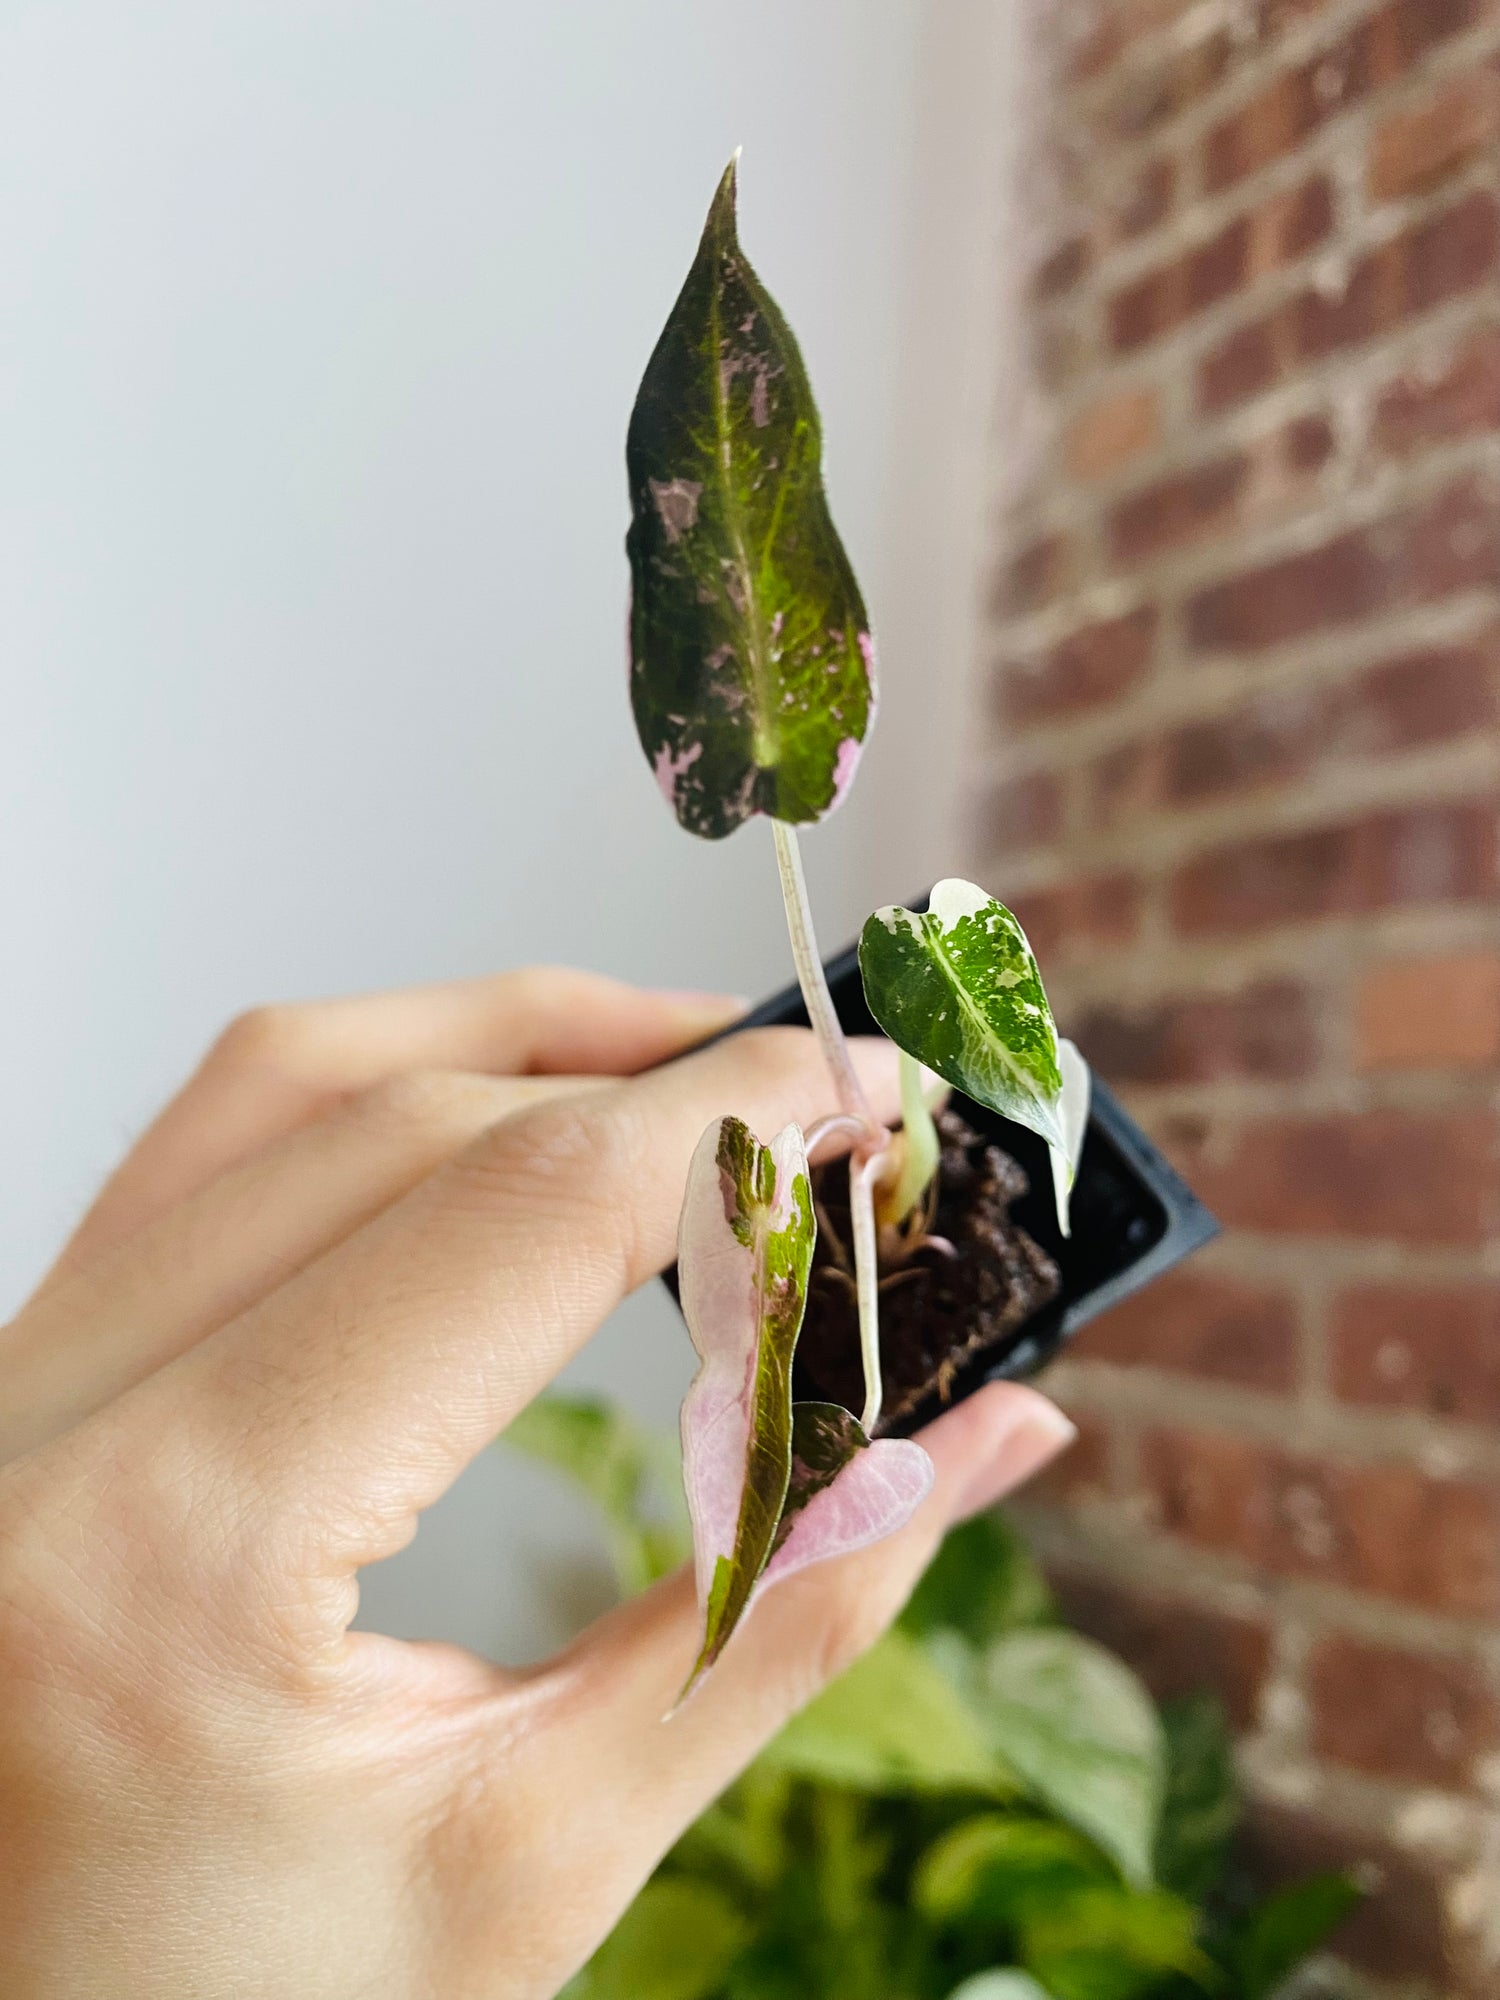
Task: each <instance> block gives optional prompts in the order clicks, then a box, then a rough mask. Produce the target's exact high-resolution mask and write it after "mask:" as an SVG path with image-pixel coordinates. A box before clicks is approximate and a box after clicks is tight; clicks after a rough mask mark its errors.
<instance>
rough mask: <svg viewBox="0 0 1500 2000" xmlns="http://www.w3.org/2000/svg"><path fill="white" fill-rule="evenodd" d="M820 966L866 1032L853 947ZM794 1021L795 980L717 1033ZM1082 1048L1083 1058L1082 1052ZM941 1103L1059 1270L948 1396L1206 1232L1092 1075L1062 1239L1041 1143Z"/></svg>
mask: <svg viewBox="0 0 1500 2000" xmlns="http://www.w3.org/2000/svg"><path fill="white" fill-rule="evenodd" d="M912 907H913V908H920V907H923V905H921V904H913V905H912ZM826 970H827V974H828V985H829V990H830V991H831V993H832V995H833V1002H834V1006H835V1007H836V1008H837V1010H838V1016H839V1020H840V1021H841V1022H842V1024H843V1027H844V1030H845V1032H846V1033H848V1034H851V1035H868V1034H876V1033H878V1032H879V1030H878V1028H877V1027H876V1024H875V1021H874V1019H873V1017H872V1016H871V1014H870V1010H869V1008H868V1007H867V1006H866V1005H865V994H864V986H863V983H862V981H861V979H860V976H859V959H858V954H857V948H856V947H855V946H852V945H851V946H850V947H849V949H848V950H847V951H844V952H841V953H840V954H839V956H838V957H837V958H833V959H830V960H829V961H828V962H827V967H826ZM806 1026H807V1010H806V1008H805V1007H804V1005H803V1003H802V994H801V992H800V990H799V989H798V988H797V987H796V986H789V987H788V988H787V989H786V990H785V992H782V993H778V994H776V995H775V996H774V998H772V999H770V1000H766V1001H763V1002H762V1003H761V1005H760V1006H759V1007H757V1008H755V1009H754V1011H753V1012H751V1013H749V1014H747V1015H746V1016H745V1017H744V1019H743V1020H741V1021H738V1022H736V1023H735V1025H734V1027H733V1028H731V1029H729V1030H728V1033H729V1034H739V1033H742V1032H743V1031H744V1030H745V1029H746V1028H767V1027H803V1028H805V1027H806ZM716 1039H722V1037H718V1038H716ZM1083 1054H1084V1055H1085V1057H1086V1056H1087V1055H1088V1050H1087V1049H1085V1050H1084V1051H1083ZM952 1103H953V1108H954V1110H955V1111H957V1112H958V1113H959V1114H960V1116H961V1117H963V1118H965V1119H967V1121H968V1122H969V1123H970V1124H971V1125H972V1126H973V1127H974V1128H975V1130H976V1131H979V1132H982V1133H984V1134H985V1135H986V1136H989V1137H993V1138H994V1140H995V1142H996V1144H997V1145H1000V1146H1002V1147H1004V1149H1005V1151H1006V1152H1007V1153H1009V1154H1010V1155H1011V1157H1012V1158H1013V1159H1014V1160H1016V1161H1018V1162H1019V1164H1020V1165H1021V1166H1022V1167H1023V1168H1024V1169H1025V1171H1026V1176H1027V1179H1028V1180H1029V1181H1030V1183H1031V1189H1030V1192H1029V1193H1028V1194H1027V1195H1025V1196H1024V1197H1023V1199H1022V1200H1020V1201H1018V1202H1017V1203H1016V1204H1015V1206H1014V1207H1013V1209H1012V1210H1011V1214H1012V1216H1013V1217H1014V1219H1015V1220H1016V1221H1017V1222H1018V1223H1019V1224H1020V1226H1021V1227H1022V1228H1023V1229H1024V1230H1025V1231H1026V1232H1027V1234H1028V1235H1030V1236H1031V1237H1033V1238H1034V1239H1035V1241H1036V1242H1038V1243H1040V1244H1041V1245H1042V1247H1043V1248H1044V1249H1045V1250H1046V1251H1047V1252H1048V1254H1049V1255H1050V1256H1052V1257H1053V1258H1055V1259H1056V1261H1057V1266H1058V1269H1059V1270H1060V1271H1061V1273H1062V1289H1061V1291H1060V1292H1059V1294H1058V1296H1057V1297H1056V1298H1055V1299H1053V1300H1052V1301H1051V1302H1050V1303H1049V1304H1048V1305H1046V1306H1044V1307H1043V1308H1042V1310H1041V1311H1040V1312H1038V1313H1036V1314H1034V1315H1033V1316H1032V1318H1031V1319H1029V1320H1027V1321H1026V1322H1025V1324H1024V1325H1023V1326H1021V1327H1020V1328H1018V1329H1017V1331H1016V1333H1015V1335H1014V1337H1013V1338H1012V1339H1011V1340H1010V1342H1009V1343H1008V1344H1007V1345H1005V1346H1003V1347H1000V1348H992V1349H991V1350H990V1351H989V1352H987V1353H985V1354H983V1355H980V1356H978V1357H977V1358H976V1360H975V1361H974V1363H973V1365H972V1366H971V1367H970V1368H969V1369H968V1370H966V1371H965V1373H964V1374H963V1375H962V1376H960V1378H959V1380H958V1382H957V1383H956V1384H955V1387H954V1399H958V1398H961V1397H963V1396H966V1395H970V1394H972V1392H973V1391H974V1390H975V1389H977V1388H978V1387H979V1386H980V1385H981V1384H982V1383H984V1382H995V1381H1026V1380H1028V1379H1029V1378H1030V1377H1032V1376H1034V1375H1036V1374H1038V1373H1040V1371H1041V1370H1042V1369H1043V1368H1045V1367H1046V1365H1047V1363H1048V1362H1049V1361H1051V1360H1052V1359H1053V1357H1054V1356H1055V1355H1056V1354H1057V1352H1058V1350H1059V1348H1061V1347H1062V1346H1063V1345H1064V1343H1065V1342H1067V1341H1069V1340H1071V1339H1072V1337H1073V1335H1074V1334H1075V1333H1077V1331H1078V1329H1079V1328H1080V1327H1082V1326H1087V1325H1088V1323H1089V1321H1090V1320H1091V1319H1094V1318H1096V1317H1097V1315H1098V1314H1100V1313H1102V1312H1104V1311H1106V1310H1107V1309H1108V1308H1109V1307H1110V1306H1112V1305H1117V1304H1118V1303H1119V1301H1120V1300H1121V1299H1124V1298H1128V1297H1129V1296H1130V1294H1131V1293H1132V1292H1138V1291H1140V1289H1141V1288H1142V1286H1144V1285H1149V1284H1150V1283H1151V1282H1152V1280H1153V1279H1154V1278H1159V1277H1160V1276H1161V1275H1162V1273H1163V1272H1164V1271H1169V1270H1171V1268H1172V1266H1173V1265H1174V1264H1179V1263H1181V1261H1182V1259H1183V1258H1184V1257H1186V1256H1187V1255H1188V1254H1189V1253H1190V1252H1191V1251H1194V1250H1196V1249H1198V1247H1199V1246H1200V1245H1201V1244H1204V1243H1207V1242H1208V1241H1209V1239H1210V1238H1211V1237H1213V1236H1216V1235H1217V1234H1218V1231H1219V1225H1218V1223H1217V1222H1216V1221H1215V1220H1214V1218H1213V1216H1212V1215H1210V1214H1209V1212H1208V1210H1207V1209H1206V1208H1205V1207H1204V1206H1203V1204H1202V1202H1201V1201H1199V1200H1198V1198H1197V1196H1196V1195H1195V1194H1194V1193H1193V1192H1192V1190H1191V1188H1189V1187H1188V1186H1187V1185H1186V1184H1185V1183H1184V1182H1183V1181H1182V1180H1181V1179H1180V1178H1179V1176H1178V1175H1177V1174H1176V1173H1175V1172H1174V1171H1173V1169H1172V1168H1171V1167H1170V1166H1169V1165H1168V1164H1167V1162H1166V1161H1165V1160H1164V1159H1163V1158H1162V1156H1161V1154H1160V1153H1159V1152H1158V1151H1157V1150H1156V1148H1155V1147H1154V1146H1153V1145H1152V1143H1151V1141H1150V1140H1149V1139H1148V1138H1147V1137H1146V1135H1145V1133H1144V1132H1142V1131H1141V1129H1140V1127H1139V1126H1138V1125H1137V1124H1136V1122H1135V1120H1134V1119H1133V1118H1132V1117H1131V1116H1130V1115H1129V1113H1128V1112H1127V1111H1126V1110H1125V1109H1124V1108H1123V1106H1121V1105H1120V1104H1119V1103H1118V1102H1117V1100H1116V1099H1115V1098H1114V1097H1113V1096H1112V1095H1111V1094H1110V1092H1109V1090H1108V1089H1107V1088H1106V1087H1105V1085H1104V1084H1103V1083H1101V1082H1100V1080H1099V1078H1098V1077H1097V1076H1095V1078H1094V1080H1093V1095H1092V1101H1091V1105H1090V1111H1089V1126H1088V1133H1087V1135H1086V1137H1085V1139H1084V1142H1083V1154H1082V1157H1081V1158H1080V1160H1079V1163H1078V1177H1077V1179H1076V1181H1075V1182H1074V1185H1073V1199H1072V1209H1071V1218H1072V1225H1073V1233H1072V1235H1071V1236H1069V1237H1064V1236H1063V1234H1062V1232H1061V1231H1060V1230H1059V1229H1058V1226H1057V1208H1056V1202H1055V1200H1054V1197H1053V1193H1052V1173H1051V1166H1050V1163H1049V1161H1048V1158H1047V1148H1046V1146H1045V1145H1044V1144H1043V1142H1042V1141H1041V1140H1040V1139H1039V1138H1037V1136H1036V1134H1035V1133H1033V1132H1028V1131H1027V1130H1026V1128H1025V1127H1024V1126H1022V1125H1016V1124H1014V1123H1013V1122H1012V1121H1011V1120H1010V1119H1008V1118H1001V1117H998V1116H997V1115H996V1113H994V1112H993V1111H990V1110H988V1109H986V1107H985V1106H984V1105H981V1104H975V1103H974V1102H973V1100H972V1099H970V1098H967V1097H964V1096H963V1095H962V1094H961V1093H960V1092H958V1091H955V1092H954V1093H953V1098H952ZM676 1275H677V1274H676V1271H675V1270H672V1271H669V1272H668V1273H667V1274H666V1280H667V1284H668V1287H669V1288H670V1290H671V1291H672V1293H673V1296H674V1297H675V1296H676V1290H677V1287H676ZM934 1413H935V1412H934V1409H932V1408H923V1409H919V1410H917V1411H915V1412H914V1413H913V1414H912V1415H911V1416H910V1417H909V1418H908V1419H907V1420H906V1421H905V1422H903V1423H902V1424H901V1425H900V1426H899V1428H900V1429H901V1430H903V1431H911V1430H915V1429H917V1428H919V1427H920V1425H921V1424H923V1423H925V1422H927V1421H928V1420H929V1418H930V1417H931V1416H932V1415H933V1414H934Z"/></svg>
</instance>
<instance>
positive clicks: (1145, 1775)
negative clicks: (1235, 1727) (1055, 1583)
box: [977, 1629, 1166, 1887]
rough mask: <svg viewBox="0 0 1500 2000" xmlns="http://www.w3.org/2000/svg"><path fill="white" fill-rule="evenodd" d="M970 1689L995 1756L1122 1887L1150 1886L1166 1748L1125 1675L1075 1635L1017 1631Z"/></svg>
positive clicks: (1144, 1697)
mask: <svg viewBox="0 0 1500 2000" xmlns="http://www.w3.org/2000/svg"><path fill="white" fill-rule="evenodd" d="M977 1690H978V1696H979V1702H980V1705H981V1711H982V1714H983V1716H984V1724H985V1731H986V1735H987V1737H988V1741H989V1745H990V1748H991V1750H992V1751H993V1752H994V1754H995V1755H996V1756H997V1757H998V1758H1000V1759H1001V1760H1002V1762H1004V1763H1005V1764H1006V1765H1008V1766H1009V1767H1010V1768H1011V1769H1012V1770H1013V1771H1015V1773H1016V1774H1017V1776H1018V1777H1020V1778H1021V1780H1022V1781H1023V1783H1024V1784H1025V1785H1026V1787H1027V1789H1028V1790H1029V1791H1031V1792H1032V1793H1033V1794H1034V1795H1035V1796H1036V1797H1037V1798H1038V1799H1040V1800H1042V1801H1043V1803H1044V1804H1046V1805H1048V1806H1050V1807H1051V1809H1052V1811H1053V1812H1055V1813H1056V1814H1057V1815H1058V1817H1059V1818H1060V1819H1064V1820H1066V1821H1067V1822H1068V1824H1069V1825H1070V1826H1075V1827H1077V1828H1078V1830H1079V1832H1081V1833H1085V1834H1087V1835H1088V1837H1089V1838H1090V1840H1093V1841H1095V1842H1096V1843H1097V1844H1098V1845H1099V1846H1100V1847H1101V1848H1103V1850H1104V1852H1105V1853H1106V1854H1108V1855H1109V1856H1110V1857H1111V1858H1112V1859H1113V1860H1114V1861H1115V1862H1117V1863H1118V1865H1119V1868H1120V1871H1121V1873H1122V1874H1123V1875H1124V1877H1125V1879H1126V1880H1127V1881H1128V1882H1132V1883H1135V1884H1137V1885H1138V1886H1141V1887H1145V1886H1148V1885H1149V1884H1150V1883H1151V1881H1152V1880H1153V1875H1152V1858H1153V1853H1154V1849H1155V1844H1156V1829H1157V1823H1158V1820H1159V1817H1160V1813H1161V1801H1162V1790H1163V1784H1164V1780H1165V1770H1166V1745H1165V1741H1164V1738H1163V1733H1162V1726H1161V1721H1160V1719H1159V1717H1158V1715H1157V1713H1156V1709H1155V1707H1154V1705H1153V1704H1152V1701H1151V1697H1150V1696H1149V1695H1148V1694H1147V1692H1146V1690H1145V1689H1144V1688H1143V1687H1142V1685H1141V1683H1140V1682H1139V1680H1137V1678H1136V1677H1135V1675H1134V1674H1133V1673H1132V1672H1131V1671H1130V1669H1129V1668H1128V1667H1127V1666H1125V1665H1124V1664H1123V1663H1122V1662H1121V1661H1119V1660H1117V1659H1116V1658H1115V1656H1114V1655H1113V1654H1112V1653H1107V1652H1106V1651H1105V1650H1104V1648H1103V1647H1102V1646H1096V1645H1095V1644H1094V1642H1093V1641H1092V1640H1091V1639H1084V1638H1080V1637H1079V1635H1078V1634H1077V1633H1076V1632H1068V1631H1064V1630H1062V1629H1058V1630H1055V1631H1035V1632H1016V1633H1013V1634H1012V1635H1011V1636H1010V1637H1009V1638H1006V1639H1001V1640H999V1641H998V1642H997V1643H996V1644H995V1645H993V1646H991V1647H990V1649H989V1651H988V1653H987V1654H986V1655H985V1658H984V1661H983V1664H982V1666H981V1668H980V1669H979V1675H978V1681H977Z"/></svg>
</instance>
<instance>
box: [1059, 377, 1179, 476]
mask: <svg viewBox="0 0 1500 2000" xmlns="http://www.w3.org/2000/svg"><path fill="white" fill-rule="evenodd" d="M1160 434H1161V405H1160V402H1159V400H1158V397H1157V394H1156V391H1155V390H1154V389H1125V390H1121V391H1119V392H1118V393H1116V394H1114V395H1110V396H1103V397H1101V398H1100V399H1099V401H1098V402H1095V403H1091V404H1090V405H1089V406H1088V408H1087V409H1086V410H1082V411H1080V413H1079V414H1078V416H1077V417H1075V418H1074V420H1073V422H1072V423H1071V424H1070V425H1069V427H1068V435H1067V442H1066V445H1065V448H1064V449H1065V455H1066V458H1067V462H1068V470H1069V471H1070V472H1071V473H1072V474H1073V477H1074V478H1075V479H1082V480H1095V479H1102V478H1104V477H1106V476H1107V475H1108V474H1110V473H1112V472H1117V471H1118V470H1119V469H1120V467H1121V466H1123V465H1127V464H1129V462H1130V460H1131V459H1133V458H1139V457H1140V455H1141V453H1142V452H1144V451H1149V450H1150V449H1151V447H1152V445H1154V444H1155V443H1156V441H1157V438H1158V437H1159V436H1160Z"/></svg>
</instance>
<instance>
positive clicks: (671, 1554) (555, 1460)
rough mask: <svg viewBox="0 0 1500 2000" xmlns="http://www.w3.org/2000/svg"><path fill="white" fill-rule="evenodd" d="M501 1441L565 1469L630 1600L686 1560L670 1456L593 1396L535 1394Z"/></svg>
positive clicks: (665, 1446) (683, 1516)
mask: <svg viewBox="0 0 1500 2000" xmlns="http://www.w3.org/2000/svg"><path fill="white" fill-rule="evenodd" d="M505 1442H506V1444H507V1445H509V1446H511V1447H512V1448H513V1449H514V1450H516V1451H520V1452H524V1453H525V1455H526V1456H527V1457H528V1458H534V1459H538V1460H540V1462H541V1463H542V1464H544V1465H550V1466H552V1467H554V1468H555V1469H556V1470H557V1471H558V1472H561V1473H565V1474H566V1475H567V1477H568V1478H570V1479H571V1480H573V1482H574V1483H575V1485H577V1486H578V1487H580V1488H581V1489H582V1491H583V1492H584V1493H586V1494H587V1495H588V1497H589V1498H590V1499H591V1500H592V1501H593V1502H594V1504H595V1506H596V1507H597V1508H598V1509H599V1512H600V1513H601V1514H602V1515H603V1516H604V1527H605V1533H606V1535H607V1537H608V1541H609V1551H610V1558H611V1561H612V1563H613V1566H614V1571H615V1577H616V1580H617V1581H618V1583H619V1586H620V1589H621V1591H622V1593H623V1594H624V1595H625V1596H627V1597H631V1596H634V1594H635V1593H636V1592H637V1591H639V1590H644V1589H645V1588H646V1586H647V1585H648V1584H650V1583H654V1582H655V1581H656V1579H657V1578H658V1577H660V1576H666V1575H667V1574H668V1573H669V1572H670V1571H672V1570H674V1569H676V1568H677V1566H678V1564H679V1563H681V1562H683V1561H685V1559H686V1557H687V1554H688V1551H689V1548H690V1546H691V1544H690V1541H689V1537H688V1527H687V1509H686V1507H685V1506H684V1504H683V1499H682V1480H681V1475H680V1473H679V1470H678V1463H677V1453H676V1451H675V1450H674V1449H673V1448H672V1446H671V1443H670V1441H669V1440H668V1439H665V1438H661V1437H658V1436H657V1434H656V1433H655V1432H653V1431H648V1430H647V1429H645V1428H644V1426H642V1425H640V1424H637V1423H636V1422H635V1421H634V1419H633V1418H632V1417H630V1416H629V1415H628V1414H627V1413H626V1412H625V1411H624V1410H622V1409H620V1408H619V1407H618V1406H617V1405H615V1404H613V1403H609V1402H606V1401H605V1400H604V1399H603V1398H602V1397H599V1396H568V1395H562V1394H560V1393H553V1394H551V1395H547V1396H540V1397H538V1398H537V1400H536V1401H535V1402H534V1403H529V1404H528V1405H527V1407H526V1408H525V1409H524V1410H522V1411H521V1413H520V1415H519V1416H517V1417H515V1418H514V1419H513V1420H512V1421H511V1423H510V1425H509V1426H508V1428H507V1429H506V1432H505Z"/></svg>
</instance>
